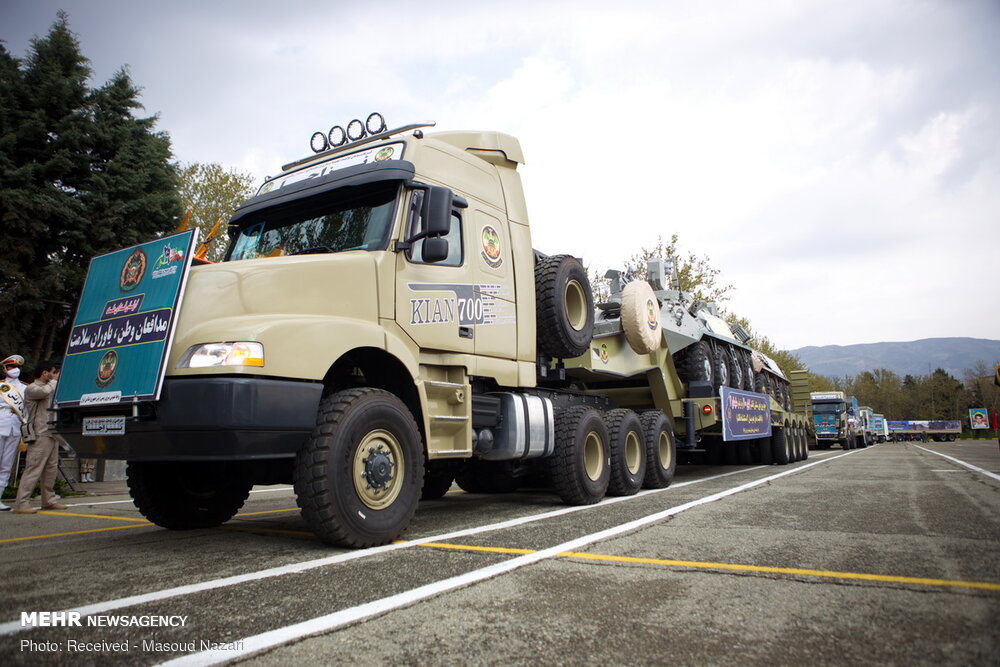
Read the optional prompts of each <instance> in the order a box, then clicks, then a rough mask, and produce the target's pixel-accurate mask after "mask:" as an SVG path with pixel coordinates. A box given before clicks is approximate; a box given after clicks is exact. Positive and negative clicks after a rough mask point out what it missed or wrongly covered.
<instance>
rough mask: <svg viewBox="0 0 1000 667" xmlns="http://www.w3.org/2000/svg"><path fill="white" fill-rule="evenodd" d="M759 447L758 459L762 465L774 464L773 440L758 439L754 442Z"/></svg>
mask: <svg viewBox="0 0 1000 667" xmlns="http://www.w3.org/2000/svg"><path fill="white" fill-rule="evenodd" d="M753 442H754V444H755V445H756V446H757V458H758V459H759V460H760V464H761V465H765V466H769V465H771V464H772V463H774V451H773V450H772V448H771V438H758V439H756V440H754V441H753Z"/></svg>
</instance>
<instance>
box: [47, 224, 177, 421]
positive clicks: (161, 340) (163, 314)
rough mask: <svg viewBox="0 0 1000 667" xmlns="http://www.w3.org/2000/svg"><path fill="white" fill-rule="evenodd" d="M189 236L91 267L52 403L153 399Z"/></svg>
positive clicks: (135, 248)
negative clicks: (54, 401)
mask: <svg viewBox="0 0 1000 667" xmlns="http://www.w3.org/2000/svg"><path fill="white" fill-rule="evenodd" d="M196 234H197V230H191V231H186V232H182V233H180V234H175V235H173V236H167V237H165V238H162V239H157V240H156V241H150V242H149V243H143V244H142V245H137V246H132V247H131V248H125V249H124V250H118V251H116V252H112V253H109V254H107V255H101V256H100V257H95V258H94V259H92V260H91V261H90V269H89V270H88V271H87V279H86V281H85V282H84V284H83V293H82V294H81V296H80V306H79V308H78V309H77V312H76V318H75V319H74V320H73V329H72V331H71V332H70V336H69V344H68V345H67V347H66V357H65V359H64V360H63V366H62V372H61V373H60V375H59V384H58V386H57V388H56V402H57V403H58V404H59V405H64V406H73V405H110V404H115V403H123V402H133V401H143V400H147V401H148V400H156V399H158V398H159V396H160V387H161V386H162V383H163V375H164V371H165V368H164V366H165V365H166V363H167V355H168V354H169V352H170V343H171V340H172V339H173V333H174V326H175V324H176V321H177V317H176V315H177V312H178V310H179V308H180V299H181V295H182V294H183V292H184V283H185V281H186V279H187V274H188V269H189V268H190V266H191V255H192V250H193V248H194V244H195V241H196V238H195V237H196Z"/></svg>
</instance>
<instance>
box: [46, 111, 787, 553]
mask: <svg viewBox="0 0 1000 667" xmlns="http://www.w3.org/2000/svg"><path fill="white" fill-rule="evenodd" d="M431 126H433V123H421V124H414V125H409V126H405V127H401V128H398V129H393V130H388V129H386V127H385V124H384V122H383V121H382V120H381V117H380V116H378V115H377V114H373V115H372V116H371V117H369V119H368V122H367V123H361V122H360V121H352V123H351V124H350V125H349V126H348V128H347V131H346V132H345V131H344V130H343V129H342V128H340V127H334V128H333V129H332V130H331V131H330V132H329V133H328V134H323V133H317V134H316V135H314V136H313V150H314V152H315V153H316V154H315V155H313V156H310V157H308V158H305V159H303V160H300V161H298V162H294V163H292V164H289V165H286V166H285V167H284V168H283V171H282V173H281V174H280V175H278V176H275V177H273V178H269V179H268V180H267V181H266V182H265V183H264V185H263V186H262V187H261V188H260V191H259V192H258V193H257V194H256V195H255V196H254V197H253V198H251V199H250V200H249V201H247V202H246V203H245V204H244V205H243V206H241V207H240V208H239V209H238V210H237V211H236V213H235V214H234V216H233V217H232V220H231V221H230V224H229V246H228V249H227V252H226V255H225V259H224V261H222V262H220V263H217V264H205V265H200V266H193V267H192V268H191V269H190V272H189V275H188V277H187V284H186V287H185V289H184V293H183V301H182V305H181V307H180V314H179V320H178V322H177V326H176V333H175V335H174V338H173V343H172V347H171V352H170V355H169V358H168V363H167V371H166V376H165V378H164V381H163V385H162V392H161V394H160V398H159V400H157V401H150V402H146V403H142V404H140V405H138V406H127V405H126V406H120V407H113V406H75V407H72V408H66V409H62V410H61V411H60V416H59V420H60V426H59V428H60V432H61V433H63V434H64V435H65V437H67V439H69V440H70V442H71V443H72V444H73V446H74V448H76V450H77V451H78V452H79V453H80V455H81V456H86V457H103V458H112V459H125V460H127V461H128V469H127V476H128V484H129V487H130V490H131V494H132V496H133V498H134V500H135V502H136V505H137V506H138V507H139V509H140V510H141V511H142V512H143V514H144V515H145V516H146V517H148V518H149V519H150V520H151V521H153V522H154V523H156V524H159V525H161V526H165V527H168V528H173V529H187V528H198V527H208V526H214V525H218V524H220V523H222V522H225V521H227V520H228V519H229V518H231V517H232V516H233V515H234V514H235V513H236V511H237V510H238V509H239V508H240V507H241V506H242V504H243V502H244V501H245V499H246V497H247V494H248V492H249V490H250V488H251V486H252V485H253V484H271V483H293V484H294V487H295V492H296V495H297V499H298V503H299V505H300V507H301V510H302V515H303V516H304V518H305V520H306V521H307V522H308V524H309V526H310V527H311V528H312V529H313V530H314V531H315V533H316V534H317V535H318V536H319V537H320V538H321V539H322V540H324V541H326V542H329V543H333V544H341V545H346V546H357V547H363V546H371V545H377V544H382V543H385V542H388V541H390V540H392V539H395V538H396V537H397V536H399V535H400V534H401V533H402V532H403V530H404V529H405V528H406V526H407V524H408V523H409V521H410V519H411V517H412V515H413V513H414V511H415V509H416V506H417V503H418V500H420V499H421V497H423V498H436V497H440V496H442V495H443V494H444V493H445V492H446V491H447V489H448V488H449V487H450V486H451V484H452V482H453V481H455V480H457V482H458V483H459V485H460V486H462V487H463V488H464V489H466V490H468V491H478V492H497V491H506V490H511V489H514V488H516V487H517V486H518V485H519V484H528V483H532V484H551V486H553V487H554V488H555V490H556V492H557V493H558V494H559V495H560V497H561V498H562V499H563V500H564V501H565V502H568V503H574V504H586V503H595V502H597V501H599V500H600V499H601V498H602V497H604V496H605V494H607V493H613V494H632V493H635V492H637V491H638V490H639V489H640V488H641V487H643V486H646V487H651V488H658V487H664V486H666V485H668V484H670V482H671V479H672V477H673V475H674V470H675V466H676V463H677V449H676V447H677V446H678V444H679V445H680V446H681V448H682V450H686V451H689V452H692V454H691V455H692V456H694V455H695V454H699V453H701V454H711V453H712V452H714V451H717V450H714V449H713V447H718V448H719V449H722V448H723V447H725V448H726V451H736V450H737V449H739V450H740V452H741V455H740V456H739V457H736V458H737V460H739V459H743V458H745V459H746V462H750V461H753V460H757V461H761V462H764V463H769V462H771V461H772V460H775V461H777V462H779V463H785V462H788V461H790V460H795V459H797V458H802V457H804V456H805V455H806V451H807V449H806V441H805V438H806V430H805V428H806V425H805V418H804V417H799V416H797V415H795V414H793V413H791V412H790V411H789V410H788V409H787V395H788V392H787V387H785V388H784V392H783V393H782V392H781V391H775V392H774V395H768V394H767V393H757V392H746V391H744V392H743V393H744V394H749V395H750V396H751V398H749V399H748V398H747V397H746V396H742V395H741V396H740V397H737V398H733V396H732V395H730V396H729V401H730V403H731V406H730V408H729V409H728V410H727V409H726V408H725V406H723V404H722V398H721V397H720V396H719V394H718V392H716V391H714V389H709V390H708V391H704V388H702V390H700V391H692V389H696V388H697V385H698V382H697V381H695V380H689V381H687V382H685V381H683V380H682V379H681V378H680V377H679V375H678V372H677V370H676V368H675V365H674V361H673V359H672V356H671V353H670V350H669V348H668V345H667V343H666V342H665V341H666V340H667V338H668V337H667V335H666V333H665V332H664V329H663V327H661V326H660V322H661V320H662V319H664V317H670V318H675V317H680V314H679V313H678V312H677V311H676V308H677V307H678V306H677V305H676V304H673V303H671V302H670V298H672V297H671V295H669V294H665V293H663V292H662V291H661V293H660V294H659V296H657V292H656V291H655V290H653V288H652V287H651V286H650V284H649V283H648V282H645V281H635V282H632V283H629V284H628V285H625V286H624V287H623V288H622V293H621V294H619V298H618V301H617V302H616V303H617V306H616V305H615V304H612V305H611V306H610V307H609V306H608V305H606V304H605V305H604V306H605V307H604V309H603V310H602V309H597V308H595V307H594V304H593V299H592V294H591V287H590V284H589V281H588V279H587V275H586V272H585V271H584V268H583V266H582V264H581V262H580V261H579V260H577V259H576V258H574V257H571V256H568V255H554V256H546V255H543V254H541V253H539V252H536V251H535V250H533V249H532V244H531V231H530V227H529V224H528V214H527V209H526V206H525V201H524V195H523V192H522V188H521V181H520V176H519V174H518V172H517V166H518V164H521V163H523V162H524V157H523V155H522V152H521V147H520V145H519V143H518V141H517V140H516V139H515V138H513V137H511V136H508V135H505V134H501V133H497V132H434V133H426V134H425V133H424V129H425V128H427V127H431ZM598 317H599V318H600V319H601V321H600V324H599V326H597V327H596V333H595V319H596V318H598ZM681 319H683V318H681ZM713 345H715V343H713ZM716 349H720V348H718V346H716ZM740 358H746V359H748V360H749V354H747V355H745V356H744V353H743V352H740ZM765 365H766V362H764V361H762V360H758V364H757V368H758V372H759V373H761V374H763V373H764V372H765V371H764V366H765ZM776 368H777V367H776V366H775V367H774V369H771V370H768V371H767V373H769V374H771V375H772V376H773V377H772V379H771V380H770V381H769V386H770V385H777V384H779V382H778V375H779V374H780V371H776ZM775 371H776V372H775ZM747 372H751V370H750V369H748V370H747ZM741 373H742V371H741ZM785 384H787V381H786V382H785ZM692 393H693V394H699V396H698V397H692V396H689V394H692ZM754 396H755V397H757V399H753V398H752V397H754ZM782 396H784V405H783V404H782V401H781V400H780V399H781V397H782ZM751 403H756V404H757V407H758V408H760V407H761V406H762V407H763V411H764V416H763V417H761V416H759V415H758V416H752V417H748V416H746V415H744V417H743V422H744V423H743V424H742V425H741V426H742V427H747V426H748V424H749V425H750V427H751V431H750V433H751V434H752V433H753V432H754V431H753V430H752V429H753V428H757V429H759V435H758V436H756V437H749V438H747V436H746V433H747V432H746V431H744V433H743V438H744V440H741V441H739V443H738V444H734V442H735V441H734V442H729V441H725V440H724V435H723V428H722V427H723V425H724V422H725V414H726V413H727V412H728V413H733V410H734V409H735V410H736V412H740V408H741V407H742V406H744V405H745V404H751ZM734 406H735V408H734ZM740 414H744V413H742V412H740ZM116 415H124V416H126V417H127V420H128V424H127V427H126V428H124V429H123V431H124V432H122V433H117V434H114V435H97V436H84V435H82V433H81V431H82V428H81V424H82V420H83V419H84V418H90V419H94V418H103V417H108V416H116ZM772 427H773V431H772V430H771V429H772ZM675 433H676V434H677V435H676V436H675ZM709 441H712V442H711V445H712V446H710V447H706V446H703V445H705V444H706V443H708V442H709ZM730 445H732V446H731V447H730ZM744 450H745V451H744ZM734 462H735V461H734Z"/></svg>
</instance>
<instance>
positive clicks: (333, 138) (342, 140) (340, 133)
mask: <svg viewBox="0 0 1000 667" xmlns="http://www.w3.org/2000/svg"><path fill="white" fill-rule="evenodd" d="M326 137H327V139H329V140H330V147H331V148H336V147H337V146H343V145H344V144H346V143H347V133H346V132H344V128H342V127H341V126H339V125H334V126H333V127H331V128H330V131H329V132H328V133H327V135H326Z"/></svg>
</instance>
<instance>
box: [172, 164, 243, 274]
mask: <svg viewBox="0 0 1000 667" xmlns="http://www.w3.org/2000/svg"><path fill="white" fill-rule="evenodd" d="M178 176H179V179H180V189H179V190H178V192H179V194H180V198H181V204H182V205H183V206H184V208H185V209H190V211H191V217H190V219H189V222H188V224H189V226H190V227H197V228H198V229H200V230H201V235H200V238H201V239H205V238H207V236H208V235H209V234H210V233H211V230H212V228H213V227H214V226H215V223H216V222H217V221H218V220H219V219H222V224H221V225H220V227H219V230H220V231H218V232H217V233H216V236H215V238H214V239H213V241H212V243H211V244H210V245H209V249H208V253H207V254H206V256H205V257H206V259H208V260H209V261H212V262H217V261H219V260H220V259H222V256H223V254H224V253H225V250H226V236H225V232H226V227H225V225H226V222H227V221H228V220H229V218H230V217H231V216H232V215H233V211H235V210H236V207H237V206H239V205H240V204H242V203H243V202H244V201H246V200H247V199H249V198H250V196H251V195H252V194H253V176H251V175H250V174H248V173H245V172H240V171H235V170H229V171H227V170H226V169H225V168H223V166H222V165H220V164H215V163H210V164H199V163H197V162H192V163H191V164H187V165H183V166H182V167H181V168H180V171H179V173H178Z"/></svg>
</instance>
